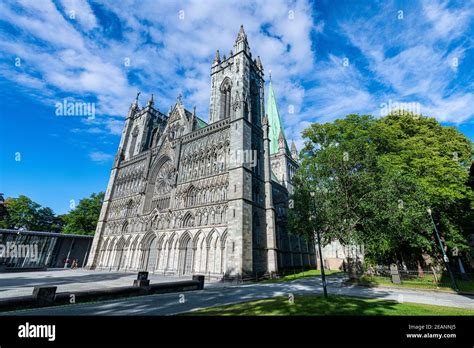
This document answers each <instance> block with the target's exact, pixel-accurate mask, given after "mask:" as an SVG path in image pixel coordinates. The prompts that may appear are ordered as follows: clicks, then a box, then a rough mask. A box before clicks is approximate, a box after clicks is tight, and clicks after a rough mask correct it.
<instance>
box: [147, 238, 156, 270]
mask: <svg viewBox="0 0 474 348" xmlns="http://www.w3.org/2000/svg"><path fill="white" fill-rule="evenodd" d="M157 242H158V239H157V238H156V237H154V238H153V239H152V240H151V242H150V244H149V245H150V246H149V247H148V250H147V254H148V258H147V262H146V267H145V269H146V270H147V271H149V272H153V271H154V270H155V268H156V259H157V257H158V249H157V247H156V244H157Z"/></svg>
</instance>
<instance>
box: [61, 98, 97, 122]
mask: <svg viewBox="0 0 474 348" xmlns="http://www.w3.org/2000/svg"><path fill="white" fill-rule="evenodd" d="M55 107H56V112H55V113H56V116H87V118H88V119H94V118H95V103H86V102H83V101H69V100H67V99H64V100H63V101H62V102H57V103H56V104H55Z"/></svg>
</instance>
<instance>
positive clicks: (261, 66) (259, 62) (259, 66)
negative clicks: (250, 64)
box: [256, 56, 263, 70]
mask: <svg viewBox="0 0 474 348" xmlns="http://www.w3.org/2000/svg"><path fill="white" fill-rule="evenodd" d="M256 64H257V68H259V69H260V70H263V65H262V61H261V60H260V56H257V59H256Z"/></svg>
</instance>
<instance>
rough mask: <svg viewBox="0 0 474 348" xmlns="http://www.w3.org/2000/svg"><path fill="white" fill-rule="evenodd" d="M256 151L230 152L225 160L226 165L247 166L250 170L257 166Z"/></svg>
mask: <svg viewBox="0 0 474 348" xmlns="http://www.w3.org/2000/svg"><path fill="white" fill-rule="evenodd" d="M257 159H258V153H257V150H231V151H229V157H228V158H227V164H228V165H231V166H236V165H237V166H238V165H247V164H248V165H249V166H250V167H251V168H253V167H256V166H257Z"/></svg>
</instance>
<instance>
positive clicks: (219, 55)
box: [213, 50, 221, 64]
mask: <svg viewBox="0 0 474 348" xmlns="http://www.w3.org/2000/svg"><path fill="white" fill-rule="evenodd" d="M220 62H221V54H220V53H219V50H217V51H216V57H215V58H214V63H213V64H219V63H220Z"/></svg>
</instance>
